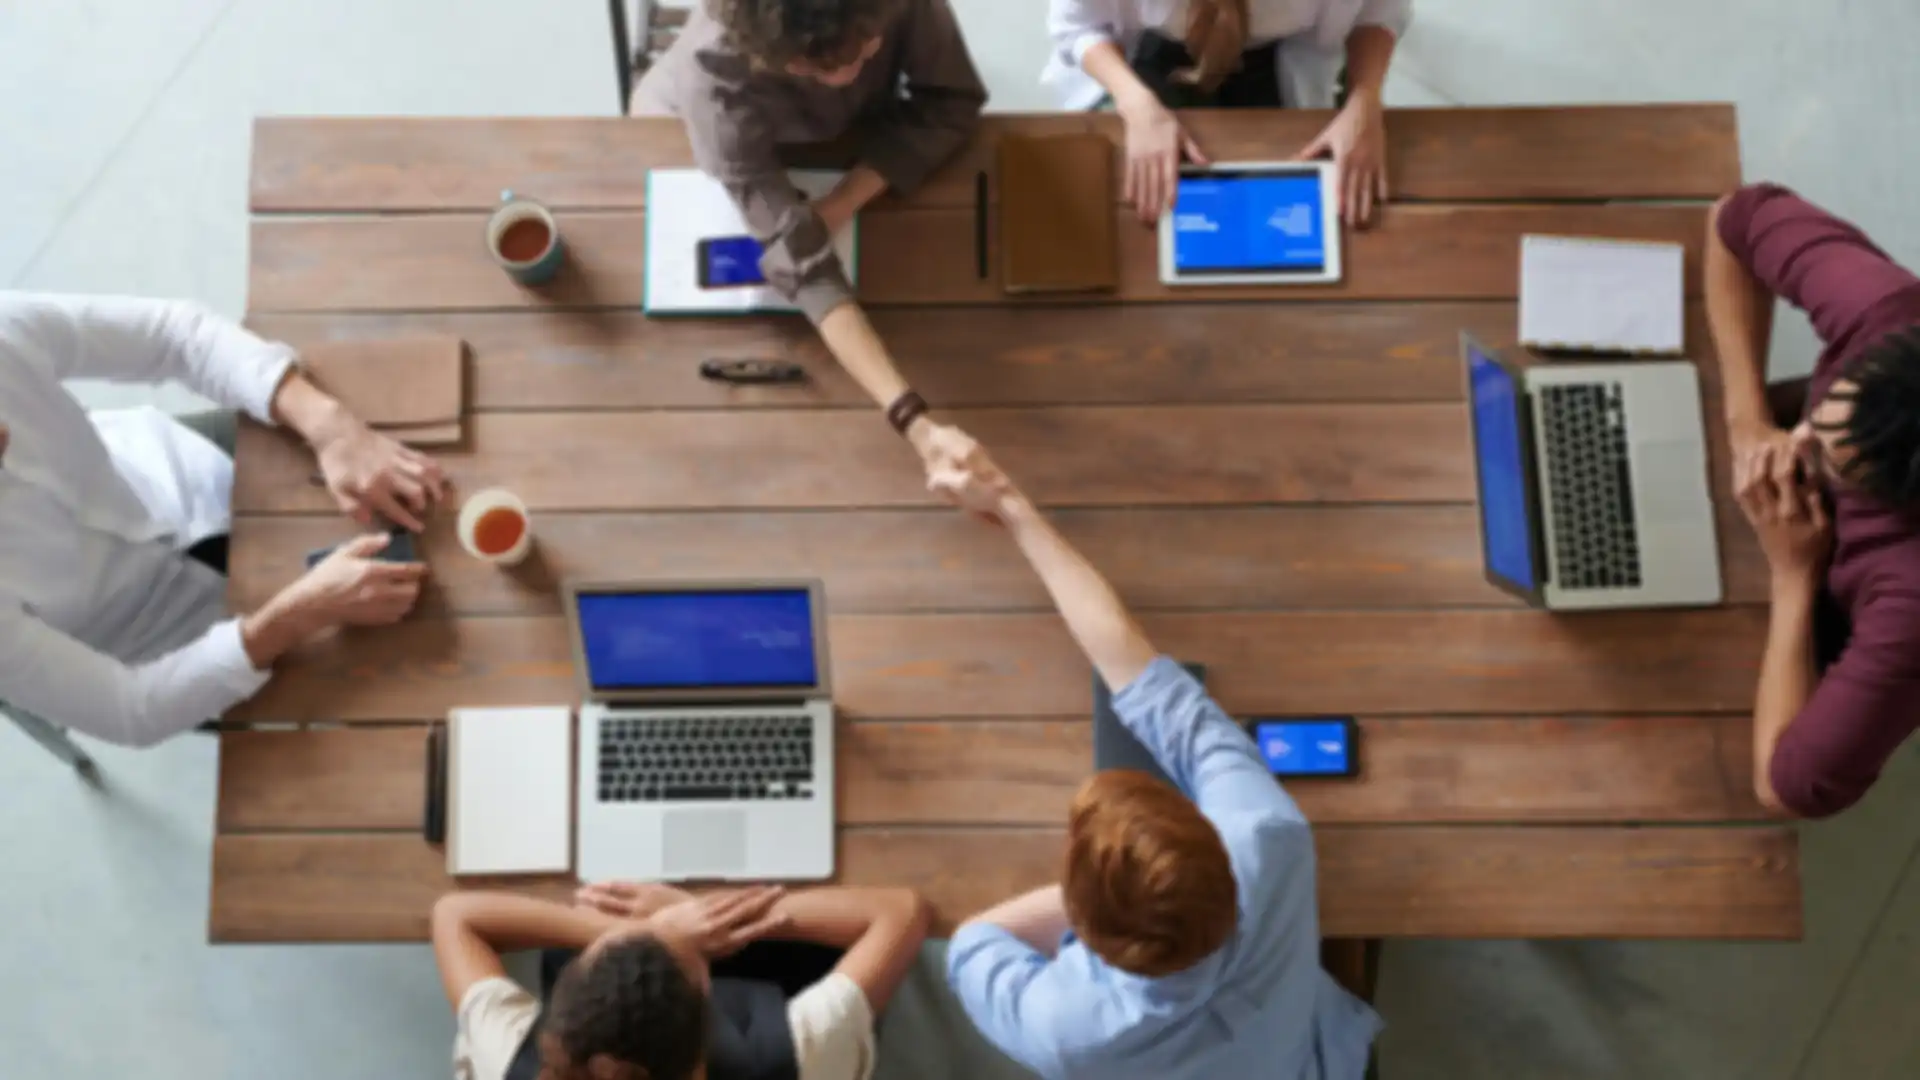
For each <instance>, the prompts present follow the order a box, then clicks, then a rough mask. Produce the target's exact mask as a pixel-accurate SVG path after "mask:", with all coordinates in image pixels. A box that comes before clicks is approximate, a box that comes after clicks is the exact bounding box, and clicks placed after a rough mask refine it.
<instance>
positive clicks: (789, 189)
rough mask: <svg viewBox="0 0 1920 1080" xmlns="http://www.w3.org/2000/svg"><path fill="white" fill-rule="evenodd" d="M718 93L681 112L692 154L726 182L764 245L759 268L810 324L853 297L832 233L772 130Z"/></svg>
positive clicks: (743, 106)
mask: <svg viewBox="0 0 1920 1080" xmlns="http://www.w3.org/2000/svg"><path fill="white" fill-rule="evenodd" d="M718 98H719V95H715V97H714V98H713V99H710V100H708V101H707V102H705V103H704V107H702V108H699V109H689V110H688V111H687V114H686V123H687V134H688V136H689V138H690V139H691V140H692V143H693V152H694V159H695V160H696V161H697V162H699V164H700V167H701V169H702V170H703V171H705V172H706V173H707V174H708V175H710V176H712V177H713V178H714V179H716V180H718V181H719V182H720V184H721V186H723V187H725V188H726V190H727V194H728V196H730V197H731V198H732V199H733V202H734V205H736V206H738V207H739V208H740V214H741V216H742V217H743V218H745V219H746V222H747V231H748V232H750V233H752V234H753V238H754V239H755V240H758V241H759V242H760V245H761V247H763V248H765V249H766V250H765V254H764V255H762V256H761V259H760V272H761V273H763V274H765V275H766V278H767V283H768V284H769V285H771V286H773V288H774V290H775V291H776V292H778V293H780V295H781V296H784V297H786V298H787V299H789V300H791V301H793V302H794V303H796V304H798V305H799V306H800V310H801V311H803V312H805V313H806V316H807V318H808V319H811V320H812V321H813V322H815V323H816V324H817V323H818V322H819V321H820V320H821V319H824V318H826V316H827V313H828V312H830V311H832V310H833V309H834V308H837V307H839V306H840V305H841V304H844V303H848V302H850V301H851V300H852V299H853V286H852V285H851V284H850V283H849V282H848V280H847V273H846V269H845V268H844V267H842V266H841V265H840V257H839V256H838V255H837V254H835V252H834V250H833V237H832V235H831V234H830V233H828V231H827V225H826V222H824V221H821V220H820V215H819V214H817V213H815V212H814V209H813V204H812V203H811V202H809V201H808V200H807V197H806V196H805V195H803V194H802V193H801V192H800V190H799V189H798V188H796V187H794V186H793V181H792V180H790V179H788V178H787V170H786V167H785V166H784V165H783V164H782V163H781V161H780V155H779V152H778V150H777V149H776V146H775V143H774V140H773V135H772V132H771V131H769V130H768V129H767V125H766V124H765V123H764V122H763V121H762V120H761V119H760V118H759V117H757V116H756V115H755V114H754V112H753V110H752V107H751V105H750V104H746V103H740V104H729V103H727V102H725V101H722V100H719V99H718Z"/></svg>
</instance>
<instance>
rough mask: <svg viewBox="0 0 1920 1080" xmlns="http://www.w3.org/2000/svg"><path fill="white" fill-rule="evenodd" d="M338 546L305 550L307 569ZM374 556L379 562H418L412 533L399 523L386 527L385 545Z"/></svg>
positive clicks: (318, 562)
mask: <svg viewBox="0 0 1920 1080" xmlns="http://www.w3.org/2000/svg"><path fill="white" fill-rule="evenodd" d="M345 542H346V541H344V540H343V541H341V543H345ZM339 547H340V544H334V545H332V546H330V547H323V548H320V549H318V550H316V551H309V552H307V569H309V570H311V569H313V568H314V567H316V566H318V565H320V560H322V559H324V558H326V557H327V556H329V555H331V554H333V553H334V551H335V550H336V549H338V548H339ZM374 558H376V559H379V560H380V561H381V562H390V563H411V562H419V561H420V556H419V553H418V552H417V551H416V550H415V547H414V542H413V533H411V532H408V531H407V530H406V529H405V528H404V527H402V526H399V525H395V526H393V527H392V528H390V529H388V530H387V546H386V547H383V548H381V549H380V552H379V554H377V555H375V556H374Z"/></svg>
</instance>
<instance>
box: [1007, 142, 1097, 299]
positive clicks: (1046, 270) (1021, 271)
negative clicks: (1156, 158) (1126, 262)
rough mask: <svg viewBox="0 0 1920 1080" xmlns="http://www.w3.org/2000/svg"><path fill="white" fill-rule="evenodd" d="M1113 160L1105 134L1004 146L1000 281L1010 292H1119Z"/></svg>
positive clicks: (1015, 143) (1011, 143)
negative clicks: (1116, 290) (1112, 290)
mask: <svg viewBox="0 0 1920 1080" xmlns="http://www.w3.org/2000/svg"><path fill="white" fill-rule="evenodd" d="M1113 155H1114V149H1113V144H1112V143H1111V142H1109V141H1107V139H1106V137H1105V136H1102V135H1092V134H1088V135H1055V136H1049V137H1046V138H1033V137H1024V136H1018V135H1009V136H1006V137H1005V138H1003V139H1002V140H1001V141H1000V253H1001V260H1002V261H1001V268H1000V278H1001V283H1002V285H1003V287H1004V288H1005V289H1006V290H1007V291H1008V292H1010V293H1038V292H1099V291H1103V290H1110V289H1115V288H1118V287H1119V284H1120V260H1119V255H1118V249H1119V244H1118V237H1117V236H1116V235H1115V225H1114V198H1113Z"/></svg>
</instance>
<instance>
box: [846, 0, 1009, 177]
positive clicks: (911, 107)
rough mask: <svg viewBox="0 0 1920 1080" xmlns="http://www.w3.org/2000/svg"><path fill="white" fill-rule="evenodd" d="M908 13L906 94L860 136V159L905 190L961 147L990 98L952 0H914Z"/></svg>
mask: <svg viewBox="0 0 1920 1080" xmlns="http://www.w3.org/2000/svg"><path fill="white" fill-rule="evenodd" d="M906 18H907V24H906V26H905V27H904V28H903V29H902V31H901V32H902V34H903V35H904V38H903V40H902V42H901V46H900V48H901V53H900V69H901V70H900V73H901V77H902V81H903V82H904V83H905V89H906V96H905V97H904V98H903V99H902V100H901V101H900V102H898V103H896V104H895V105H893V107H892V108H890V109H888V110H887V112H886V113H885V114H884V115H883V116H882V118H881V119H879V120H877V121H874V122H872V123H870V124H869V125H867V127H866V129H865V130H864V131H863V132H862V138H861V140H860V145H861V158H862V160H864V161H865V162H866V163H867V164H868V165H869V166H871V167H872V168H873V170H874V171H875V172H877V173H879V174H880V175H881V176H883V177H885V178H886V181H887V186H888V187H889V188H891V189H893V190H894V191H896V192H899V193H901V194H907V193H910V192H912V191H913V190H914V189H915V188H918V187H919V186H920V185H921V183H923V182H924V181H925V180H926V178H927V176H928V174H930V173H932V172H933V171H934V170H935V169H937V168H939V167H940V166H941V165H943V164H945V163H946V161H947V160H948V159H950V158H952V157H953V156H954V155H955V154H957V153H959V152H960V149H961V147H963V146H965V145H966V144H967V140H968V139H971V138H972V137H973V133H974V130H975V129H976V128H978V127H979V126H980V110H981V109H982V108H983V107H985V105H986V103H987V88H986V84H985V83H983V82H981V81H980V73H979V72H978V71H977V70H975V69H974V66H973V57H972V56H971V55H970V54H969V53H968V52H967V42H966V39H965V38H964V37H962V36H961V34H960V22H959V20H958V19H956V18H955V17H954V14H953V9H952V8H951V7H949V6H948V5H947V0H926V2H924V3H921V4H917V5H914V6H913V7H912V8H911V10H910V11H909V13H908V15H907V17H906Z"/></svg>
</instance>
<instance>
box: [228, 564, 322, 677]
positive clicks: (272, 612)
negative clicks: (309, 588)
mask: <svg viewBox="0 0 1920 1080" xmlns="http://www.w3.org/2000/svg"><path fill="white" fill-rule="evenodd" d="M325 629H328V626H327V625H326V621H325V620H324V619H322V618H320V617H319V614H318V613H317V612H315V611H314V610H313V608H312V605H311V604H309V603H308V602H307V601H306V599H305V598H304V597H303V596H302V595H301V592H300V590H299V588H298V587H297V583H296V584H295V585H289V586H287V587H286V588H284V589H282V590H280V592H279V593H277V594H275V595H274V597H273V598H272V599H271V600H268V601H267V602H266V603H265V604H262V605H261V606H260V607H259V608H258V609H256V610H254V611H253V612H252V613H251V614H248V615H243V616H241V618H240V647H241V648H242V649H244V650H246V654H247V661H248V663H251V664H252V665H253V666H254V669H255V670H258V671H265V670H266V669H268V668H270V667H272V666H273V665H274V663H275V662H276V661H278V660H279V659H280V658H281V657H282V656H285V655H286V654H287V653H290V652H292V651H293V650H294V649H295V648H297V647H299V645H300V643H301V642H303V641H305V640H307V639H308V638H310V637H312V636H313V635H315V634H318V633H319V632H321V631H322V630H325Z"/></svg>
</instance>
